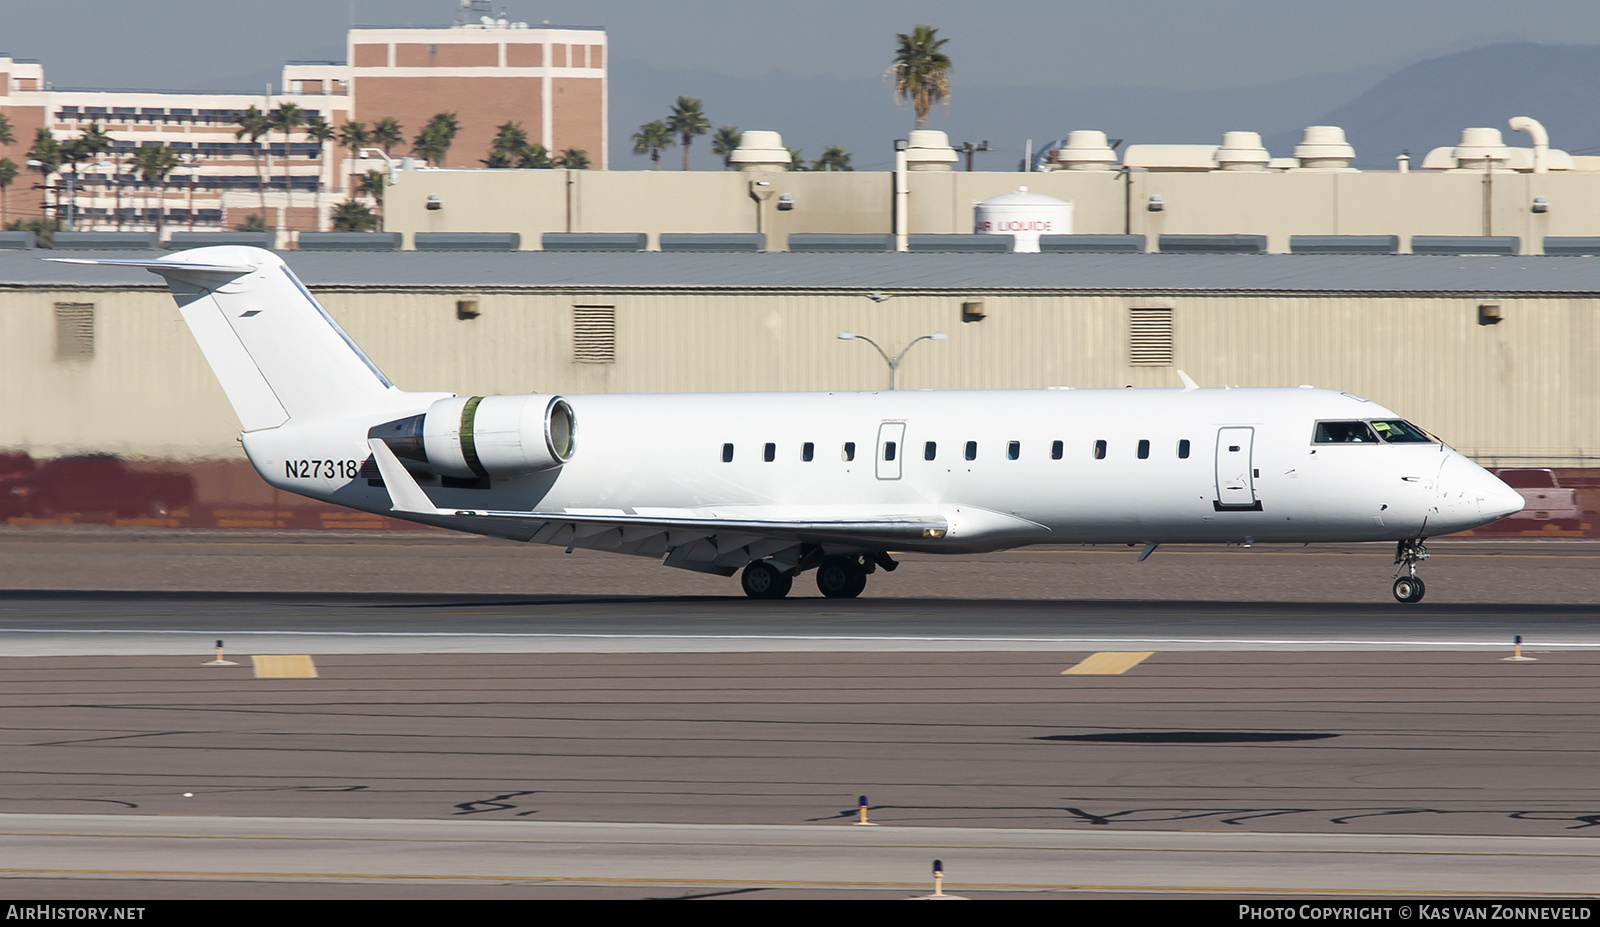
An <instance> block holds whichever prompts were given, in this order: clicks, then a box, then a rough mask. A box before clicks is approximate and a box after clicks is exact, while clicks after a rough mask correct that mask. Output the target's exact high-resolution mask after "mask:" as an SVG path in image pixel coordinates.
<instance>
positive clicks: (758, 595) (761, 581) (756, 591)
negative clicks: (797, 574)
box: [739, 560, 794, 599]
mask: <svg viewBox="0 0 1600 927" xmlns="http://www.w3.org/2000/svg"><path fill="white" fill-rule="evenodd" d="M739 585H741V586H743V587H744V594H745V595H747V596H749V597H750V598H752V599H781V598H783V597H784V596H786V595H788V594H789V590H790V589H792V588H794V577H793V576H790V575H789V574H788V573H785V572H783V571H782V570H780V569H778V568H777V567H775V566H773V565H772V564H771V563H769V562H767V561H765V560H757V561H755V562H754V563H752V564H750V565H749V566H747V567H745V568H744V574H743V575H741V576H740V577H739Z"/></svg>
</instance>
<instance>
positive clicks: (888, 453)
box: [883, 441, 895, 460]
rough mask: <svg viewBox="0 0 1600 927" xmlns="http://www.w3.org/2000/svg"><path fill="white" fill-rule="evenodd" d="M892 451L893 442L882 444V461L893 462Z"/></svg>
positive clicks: (893, 448)
mask: <svg viewBox="0 0 1600 927" xmlns="http://www.w3.org/2000/svg"><path fill="white" fill-rule="evenodd" d="M894 451H895V447H894V442H893V441H885V442H883V459H884V460H893V459H894Z"/></svg>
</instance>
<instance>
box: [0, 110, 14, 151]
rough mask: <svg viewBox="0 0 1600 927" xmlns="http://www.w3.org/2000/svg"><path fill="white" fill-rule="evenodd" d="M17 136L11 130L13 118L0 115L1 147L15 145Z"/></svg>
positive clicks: (3, 114)
mask: <svg viewBox="0 0 1600 927" xmlns="http://www.w3.org/2000/svg"><path fill="white" fill-rule="evenodd" d="M16 143H17V136H16V134H15V131H14V130H13V129H12V128H11V117H10V116H7V115H6V114H5V113H0V145H15V144H16Z"/></svg>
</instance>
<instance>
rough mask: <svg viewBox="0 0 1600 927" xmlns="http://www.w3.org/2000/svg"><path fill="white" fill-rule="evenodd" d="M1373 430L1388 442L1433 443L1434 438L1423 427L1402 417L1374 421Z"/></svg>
mask: <svg viewBox="0 0 1600 927" xmlns="http://www.w3.org/2000/svg"><path fill="white" fill-rule="evenodd" d="M1372 430H1373V431H1376V432H1377V433H1378V437H1380V438H1382V439H1383V440H1384V441H1385V442H1386V443H1388V444H1432V443H1433V439H1432V438H1430V437H1428V434H1427V432H1425V431H1423V430H1422V429H1421V428H1418V427H1417V426H1415V425H1413V424H1411V423H1410V422H1407V421H1402V420H1400V419H1390V420H1389V421H1386V422H1373V423H1372Z"/></svg>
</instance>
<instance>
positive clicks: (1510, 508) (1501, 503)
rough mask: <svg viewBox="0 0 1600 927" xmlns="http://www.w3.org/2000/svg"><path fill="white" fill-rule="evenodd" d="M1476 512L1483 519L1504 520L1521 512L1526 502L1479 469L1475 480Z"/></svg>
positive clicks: (1520, 495) (1512, 490)
mask: <svg viewBox="0 0 1600 927" xmlns="http://www.w3.org/2000/svg"><path fill="white" fill-rule="evenodd" d="M1476 483H1477V485H1476V490H1477V494H1478V510H1479V511H1480V512H1482V513H1483V517H1484V518H1504V517H1506V516H1507V515H1515V514H1516V513H1518V512H1520V511H1522V509H1523V506H1525V505H1527V504H1528V500H1527V499H1524V498H1523V497H1522V493H1519V492H1517V491H1516V490H1515V489H1512V488H1511V487H1510V486H1507V485H1506V484H1505V482H1504V481H1503V480H1501V479H1500V478H1499V477H1498V476H1495V475H1494V474H1493V473H1490V472H1489V471H1488V470H1484V469H1482V468H1479V470H1478V473H1477V480H1476Z"/></svg>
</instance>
